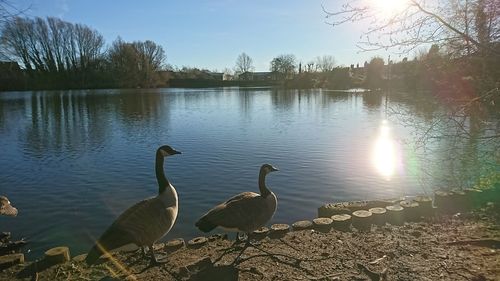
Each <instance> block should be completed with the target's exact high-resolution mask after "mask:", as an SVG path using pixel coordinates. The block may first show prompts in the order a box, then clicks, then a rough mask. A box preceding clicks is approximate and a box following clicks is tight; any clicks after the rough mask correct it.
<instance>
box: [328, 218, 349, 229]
mask: <svg viewBox="0 0 500 281" xmlns="http://www.w3.org/2000/svg"><path fill="white" fill-rule="evenodd" d="M331 218H332V221H333V223H332V227H333V228H334V229H336V230H340V231H349V228H350V226H351V221H352V217H351V215H348V214H340V215H334V216H332V217H331Z"/></svg>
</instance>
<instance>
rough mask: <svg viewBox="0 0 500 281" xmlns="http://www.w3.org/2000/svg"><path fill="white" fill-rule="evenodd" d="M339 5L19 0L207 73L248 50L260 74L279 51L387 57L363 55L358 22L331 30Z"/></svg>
mask: <svg viewBox="0 0 500 281" xmlns="http://www.w3.org/2000/svg"><path fill="white" fill-rule="evenodd" d="M341 2H342V1H325V0H323V1H318V0H307V1H306V0H303V1H298V0H286V1H282V0H279V1H278V0H275V1H269V0H268V1H264V0H252V1H235V0H234V1H233V0H217V1H203V0H197V1H195V0H183V1H167V0H163V1H161V0H151V1H149V0H148V1H147V0H144V1H131V0H120V1H115V0H113V1H112V0H99V1H95V0H18V1H16V3H17V4H18V5H19V6H20V7H21V8H23V7H27V6H30V10H29V11H28V12H27V14H28V15H29V16H40V17H46V16H53V17H60V18H62V19H64V20H66V21H69V22H73V23H83V24H86V25H88V26H90V27H92V28H94V29H96V30H98V31H99V32H100V33H101V34H102V35H103V36H104V37H105V39H106V43H108V44H110V43H111V42H112V41H113V40H114V39H116V37H117V36H121V37H122V38H123V39H124V40H126V41H134V40H152V41H154V42H156V43H158V44H160V45H162V46H163V47H164V49H165V51H166V53H167V63H169V64H171V65H174V66H179V67H182V66H193V67H194V66H195V67H199V68H207V69H210V70H223V69H224V68H233V67H234V65H235V61H236V58H237V56H238V55H239V54H240V53H242V52H246V53H247V54H248V55H249V56H250V57H251V58H252V59H253V61H254V66H255V68H256V70H258V71H267V70H268V69H269V62H270V61H271V60H272V59H273V58H274V57H276V56H278V55H280V54H288V53H291V54H294V55H295V56H296V57H297V59H298V60H299V61H301V62H303V63H306V62H308V61H310V60H313V59H314V58H315V57H316V56H321V55H332V56H334V57H335V59H336V61H337V64H338V65H350V64H351V63H354V64H356V63H360V64H362V63H363V62H364V61H365V60H369V59H370V58H371V57H373V56H375V55H380V56H382V57H383V58H387V56H388V55H389V53H385V52H378V53H375V52H359V49H357V48H356V42H357V41H358V40H359V36H360V35H361V33H362V31H363V27H362V26H361V25H360V24H351V25H342V26H338V27H332V26H330V25H328V24H326V23H325V20H326V19H325V14H324V12H323V10H322V7H321V6H322V5H324V6H325V7H326V8H327V9H330V10H334V9H335V8H338V6H339V5H340V3H341Z"/></svg>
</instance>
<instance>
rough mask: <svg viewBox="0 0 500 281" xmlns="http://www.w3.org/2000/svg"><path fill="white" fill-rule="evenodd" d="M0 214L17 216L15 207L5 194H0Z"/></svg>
mask: <svg viewBox="0 0 500 281" xmlns="http://www.w3.org/2000/svg"><path fill="white" fill-rule="evenodd" d="M0 215H2V216H9V217H15V216H17V209H16V208H14V207H13V206H12V205H11V204H10V201H9V198H7V197H5V196H0Z"/></svg>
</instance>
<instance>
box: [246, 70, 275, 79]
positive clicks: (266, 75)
mask: <svg viewBox="0 0 500 281" xmlns="http://www.w3.org/2000/svg"><path fill="white" fill-rule="evenodd" d="M275 76H276V75H275V73H274V72H267V71H265V72H248V71H247V72H243V73H241V74H240V75H239V76H238V78H239V79H240V80H244V81H271V80H275Z"/></svg>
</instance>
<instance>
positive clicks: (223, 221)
mask: <svg viewBox="0 0 500 281" xmlns="http://www.w3.org/2000/svg"><path fill="white" fill-rule="evenodd" d="M272 212H273V211H272V210H271V209H270V208H269V207H268V205H267V202H266V200H265V199H264V198H263V197H262V196H260V195H259V194H257V193H254V192H244V193H241V194H238V195H236V196H234V197H232V198H230V199H229V200H227V201H226V202H224V203H222V204H220V205H217V206H216V207H215V208H213V209H212V210H210V211H209V212H208V213H207V214H205V215H204V216H203V217H202V219H200V221H201V220H203V221H205V222H209V223H211V224H213V225H217V226H221V227H224V228H227V229H236V230H239V231H245V232H250V231H253V230H255V229H257V228H259V227H261V226H262V225H263V224H265V223H266V222H267V221H268V220H269V219H270V218H271V216H272V215H273V214H272Z"/></svg>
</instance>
